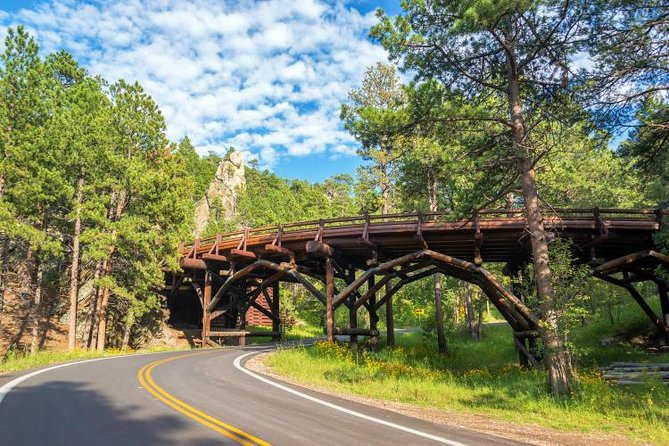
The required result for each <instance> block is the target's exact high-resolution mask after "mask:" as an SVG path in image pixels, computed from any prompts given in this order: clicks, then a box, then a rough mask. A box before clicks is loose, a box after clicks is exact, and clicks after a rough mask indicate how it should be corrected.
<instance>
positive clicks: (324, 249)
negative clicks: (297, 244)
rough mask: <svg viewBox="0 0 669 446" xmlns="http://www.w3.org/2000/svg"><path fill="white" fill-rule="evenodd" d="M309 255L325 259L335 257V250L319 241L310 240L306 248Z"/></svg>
mask: <svg viewBox="0 0 669 446" xmlns="http://www.w3.org/2000/svg"><path fill="white" fill-rule="evenodd" d="M306 250H307V254H317V255H320V256H323V257H334V256H335V250H334V249H333V248H332V247H331V246H330V245H328V244H326V243H323V242H319V241H317V240H309V241H308V242H307V246H306Z"/></svg>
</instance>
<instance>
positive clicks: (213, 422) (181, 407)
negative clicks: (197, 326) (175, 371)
mask: <svg viewBox="0 0 669 446" xmlns="http://www.w3.org/2000/svg"><path fill="white" fill-rule="evenodd" d="M206 353H211V352H205V353H203V352H198V353H188V354H185V355H179V356H173V357H171V358H166V359H160V360H158V361H154V362H152V363H149V364H147V365H145V366H144V367H142V368H141V369H140V370H139V372H137V379H138V380H139V383H140V384H141V385H142V387H144V388H145V389H146V390H147V391H148V392H149V393H151V394H152V395H153V396H154V397H156V399H158V400H160V401H162V402H163V403H165V404H167V405H168V406H170V407H171V408H173V409H174V410H176V411H178V412H180V413H182V414H183V415H186V416H187V417H189V418H192V419H193V420H195V421H197V422H198V423H200V424H202V425H204V426H207V427H208V428H210V429H212V430H214V431H216V432H218V433H220V434H223V435H225V436H226V437H228V438H230V439H232V440H235V441H236V442H237V443H239V444H242V445H244V446H256V445H258V446H271V445H270V443H267V442H266V441H264V440H261V439H260V438H257V437H254V436H253V435H251V434H249V433H247V432H244V431H243V430H241V429H238V428H236V427H234V426H232V425H230V424H228V423H225V422H223V421H221V420H219V419H218V418H215V417H213V416H211V415H209V414H207V413H204V412H202V411H200V410H198V409H196V408H194V407H193V406H190V405H188V404H186V403H185V402H183V401H181V400H180V399H178V398H176V397H175V396H174V395H172V394H170V393H168V392H167V391H165V389H163V388H162V387H160V386H159V385H158V384H156V382H155V381H154V380H153V377H152V376H151V372H152V371H153V369H155V368H156V367H157V366H159V365H162V364H166V363H168V362H172V361H176V360H178V359H183V358H187V357H190V356H196V355H202V354H206Z"/></svg>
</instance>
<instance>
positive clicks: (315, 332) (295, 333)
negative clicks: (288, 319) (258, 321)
mask: <svg viewBox="0 0 669 446" xmlns="http://www.w3.org/2000/svg"><path fill="white" fill-rule="evenodd" d="M246 329H247V330H249V331H253V332H256V333H263V332H267V336H266V337H265V336H249V337H248V338H246V342H247V343H248V344H253V345H256V344H265V343H268V342H270V341H271V338H270V333H271V332H272V327H265V326H257V325H249V326H248V327H246ZM319 337H323V329H322V328H319V327H314V326H312V325H307V324H301V325H295V326H292V327H286V329H285V331H284V335H283V339H282V340H283V341H297V340H300V339H311V338H319Z"/></svg>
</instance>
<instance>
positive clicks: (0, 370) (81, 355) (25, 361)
mask: <svg viewBox="0 0 669 446" xmlns="http://www.w3.org/2000/svg"><path fill="white" fill-rule="evenodd" d="M170 350H171V349H166V348H160V347H157V348H152V349H140V350H130V349H126V350H118V349H109V350H105V351H103V352H99V351H95V350H94V351H88V350H75V351H73V352H66V351H40V352H37V353H36V354H34V355H29V354H24V353H17V352H14V351H12V352H9V353H8V354H7V355H6V356H5V357H4V358H0V375H3V374H7V373H12V372H19V371H22V370H29V369H34V368H39V367H46V366H49V365H54V364H60V363H64V362H70V361H79V360H82V359H94V358H103V357H107V356H119V355H132V354H137V353H156V352H161V351H170Z"/></svg>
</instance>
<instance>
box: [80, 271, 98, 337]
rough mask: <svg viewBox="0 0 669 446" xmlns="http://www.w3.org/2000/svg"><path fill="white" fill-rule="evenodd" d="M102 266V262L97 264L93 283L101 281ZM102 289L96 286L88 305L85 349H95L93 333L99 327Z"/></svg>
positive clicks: (84, 335)
mask: <svg viewBox="0 0 669 446" xmlns="http://www.w3.org/2000/svg"><path fill="white" fill-rule="evenodd" d="M102 265H103V263H102V262H101V261H97V262H95V272H94V273H93V283H95V282H97V281H98V280H100V275H101V274H102ZM99 300H100V287H99V286H97V285H96V286H95V291H94V293H93V295H92V296H91V299H90V303H89V304H88V315H87V316H86V327H85V328H84V334H83V336H82V340H81V346H82V348H85V349H90V348H93V345H94V343H93V333H97V329H98V325H97V322H96V320H95V319H96V316H97V309H98V306H99V304H100V302H99Z"/></svg>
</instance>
